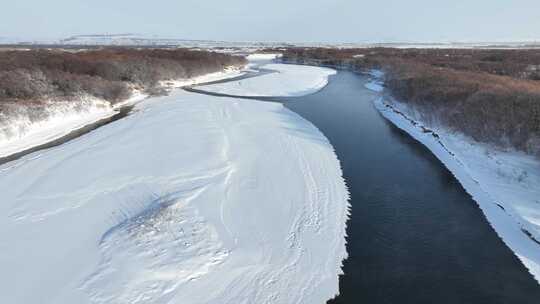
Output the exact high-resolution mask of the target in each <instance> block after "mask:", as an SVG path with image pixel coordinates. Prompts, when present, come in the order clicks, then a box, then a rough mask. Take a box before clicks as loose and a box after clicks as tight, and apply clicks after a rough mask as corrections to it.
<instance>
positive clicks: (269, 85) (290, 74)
mask: <svg viewBox="0 0 540 304" xmlns="http://www.w3.org/2000/svg"><path fill="white" fill-rule="evenodd" d="M268 57H270V56H266V57H265V56H259V57H255V58H257V59H260V60H264V59H267V58H268ZM274 57H275V55H274ZM274 57H270V58H274ZM259 68H261V69H266V70H272V71H275V73H270V74H266V75H263V76H260V77H253V78H248V79H242V80H237V81H234V82H227V83H219V84H212V85H206V86H198V87H197V90H199V91H204V92H208V93H218V94H225V95H233V96H244V97H283V96H302V95H307V94H312V93H315V92H317V91H319V90H320V89H322V88H324V87H325V86H326V85H327V84H328V77H329V76H331V75H334V74H335V73H336V71H335V70H333V69H329V68H322V67H313V66H304V65H293V64H281V63H269V64H262V65H260V66H259Z"/></svg>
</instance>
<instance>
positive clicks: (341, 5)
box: [0, 0, 540, 42]
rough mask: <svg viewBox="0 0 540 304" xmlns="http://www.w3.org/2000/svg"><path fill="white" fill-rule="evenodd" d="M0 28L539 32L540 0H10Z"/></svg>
mask: <svg viewBox="0 0 540 304" xmlns="http://www.w3.org/2000/svg"><path fill="white" fill-rule="evenodd" d="M3 2H4V3H2V5H1V10H0V36H8V37H22V38H32V39H36V38H59V37H65V36H70V35H74V34H94V33H111V34H112V33H140V34H155V35H159V36H164V37H169V38H185V39H213V40H229V41H292V42H315V41H320V42H366V41H369V42H375V41H383V42H390V41H394V42H399V41H416V42H435V41H506V40H534V39H538V40H540V0H445V1H442V0H439V1H438V0H409V1H399V0H378V1H377V0H373V1H363V0H309V1H308V0H267V1H259V0H221V1H218V0H214V1H208V0H206V1H205V0H182V1H173V0H11V1H10V0H6V1H3Z"/></svg>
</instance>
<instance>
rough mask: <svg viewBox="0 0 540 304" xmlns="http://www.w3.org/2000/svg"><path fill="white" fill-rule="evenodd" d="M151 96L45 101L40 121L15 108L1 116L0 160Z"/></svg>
mask: <svg viewBox="0 0 540 304" xmlns="http://www.w3.org/2000/svg"><path fill="white" fill-rule="evenodd" d="M244 69H245V67H243V68H236V67H227V68H225V69H224V70H223V71H219V72H214V73H209V74H205V75H201V76H197V77H193V78H188V79H176V80H168V81H162V82H161V83H160V86H161V87H162V88H163V89H165V90H167V91H171V90H173V89H176V88H181V87H184V86H190V85H196V84H204V83H207V82H212V81H217V80H224V79H229V78H234V77H238V76H241V75H243V74H244V73H245V72H244ZM148 97H150V95H148V94H146V93H143V92H141V91H140V90H138V89H135V88H133V89H132V93H131V96H130V97H129V98H128V99H126V100H124V101H122V102H120V103H115V104H113V103H111V102H110V101H107V100H104V99H99V98H96V97H93V96H81V97H80V100H78V101H67V100H66V101H54V102H53V101H48V102H45V103H44V104H42V105H39V106H35V107H40V109H39V111H40V112H42V113H45V114H44V115H43V114H42V115H41V116H44V117H42V118H37V119H36V118H34V117H33V116H36V115H34V113H32V112H33V111H34V110H33V109H32V107H21V108H16V107H17V106H13V108H14V110H13V111H11V112H10V113H9V114H8V115H5V114H2V113H0V158H4V157H9V156H10V155H14V154H16V153H19V152H22V151H26V150H29V149H32V148H34V147H37V146H41V145H43V144H47V143H49V142H52V141H54V140H57V139H59V138H62V137H64V136H66V135H68V134H70V133H72V132H75V131H77V130H80V129H82V128H84V127H86V126H89V125H92V124H95V123H97V122H99V121H102V120H104V119H108V118H110V117H112V116H114V115H116V114H118V113H119V112H120V111H121V109H122V108H123V107H126V106H133V105H135V104H137V103H138V102H141V101H142V100H145V99H146V98H148Z"/></svg>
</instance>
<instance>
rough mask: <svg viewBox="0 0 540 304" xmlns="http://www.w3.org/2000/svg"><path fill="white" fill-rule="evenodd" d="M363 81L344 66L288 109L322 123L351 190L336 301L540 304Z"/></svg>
mask: <svg viewBox="0 0 540 304" xmlns="http://www.w3.org/2000/svg"><path fill="white" fill-rule="evenodd" d="M365 81H366V79H365V78H363V77H361V76H358V75H355V74H353V73H350V72H340V73H339V74H338V75H336V76H334V77H333V78H332V79H331V82H330V84H329V85H328V86H327V87H326V88H325V89H323V90H322V91H320V92H319V93H317V94H313V95H309V96H305V97H298V98H291V99H289V102H286V106H287V107H288V108H289V109H291V110H293V111H295V112H296V113H298V114H300V115H301V116H303V117H304V118H306V119H307V120H309V121H311V122H312V123H313V124H314V125H315V126H317V127H318V128H319V129H320V130H321V131H322V132H323V133H324V134H325V135H326V137H327V138H328V139H329V140H330V142H331V143H332V144H333V146H334V147H335V149H336V153H337V155H338V158H339V159H340V160H341V164H342V167H343V171H344V175H345V179H346V181H347V184H348V187H349V190H350V192H351V205H352V213H351V218H350V220H349V223H348V229H347V233H348V239H347V241H348V245H347V249H348V252H349V258H348V259H347V260H346V261H345V263H344V268H343V270H344V272H345V275H344V276H342V277H340V293H341V295H340V296H338V297H337V298H336V299H334V300H332V301H330V302H329V303H348V304H353V303H354V304H356V303H367V304H376V303H415V304H418V303H438V304H440V303H452V304H455V303H475V304H480V303H489V304H494V303H534V304H538V303H540V286H539V285H538V283H537V282H536V281H535V280H534V279H533V278H532V276H531V275H530V274H529V273H528V272H527V270H526V269H525V267H524V266H522V264H521V263H520V262H519V260H518V259H517V258H516V257H515V256H514V255H513V253H512V252H511V251H510V250H509V249H508V248H507V247H506V246H505V245H504V244H503V242H502V241H501V240H500V239H499V237H498V236H497V235H496V233H495V232H494V230H493V229H492V228H491V227H490V226H489V224H488V223H487V221H486V220H485V218H484V215H483V214H482V212H481V210H480V209H479V208H478V206H477V204H476V203H475V202H474V201H473V200H472V199H471V197H470V196H469V195H468V194H467V193H466V192H465V191H464V190H463V188H462V187H461V186H460V184H459V183H458V181H457V180H456V179H455V178H454V177H453V176H452V174H451V173H450V172H449V171H448V170H446V169H445V167H444V166H443V165H442V163H440V162H439V161H438V160H437V159H436V158H435V157H434V156H433V155H432V154H431V153H430V151H429V150H427V149H426V148H425V147H424V146H423V145H421V144H419V143H417V142H416V141H415V140H414V139H412V138H411V137H410V136H409V135H407V134H406V133H404V132H402V131H400V130H399V129H397V128H396V127H394V126H393V125H392V124H390V123H389V122H387V121H386V120H385V119H384V118H383V117H382V116H380V114H379V113H378V112H377V110H376V109H375V108H374V107H373V106H372V100H373V98H374V96H375V95H374V93H372V92H370V91H369V90H367V89H365V88H364V86H363V83H364V82H365Z"/></svg>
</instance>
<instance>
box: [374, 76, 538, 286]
mask: <svg viewBox="0 0 540 304" xmlns="http://www.w3.org/2000/svg"><path fill="white" fill-rule="evenodd" d="M372 76H374V77H375V79H376V80H375V81H373V82H370V83H368V84H367V85H366V88H368V89H370V90H373V91H375V92H378V93H382V92H383V87H382V83H381V81H380V76H381V75H380V74H375V75H372ZM374 105H375V107H376V108H377V109H378V110H379V112H380V113H381V114H382V115H383V116H384V117H385V118H386V119H388V120H389V121H391V122H392V123H393V124H394V125H396V126H397V127H398V128H400V129H402V130H404V131H405V132H407V133H408V134H410V135H411V136H412V137H413V138H415V139H416V140H418V141H419V142H421V143H422V144H423V145H424V146H426V147H427V148H428V149H429V150H431V152H432V153H433V154H434V155H435V156H436V157H437V158H438V159H439V160H440V161H441V162H442V163H443V164H444V165H445V166H446V167H447V168H448V170H450V172H452V174H453V175H454V176H455V177H456V179H457V180H458V181H459V182H460V183H461V185H462V186H463V187H464V189H465V190H466V191H467V193H469V194H470V195H471V196H472V198H473V199H474V200H475V201H476V202H477V203H478V205H479V207H480V208H481V210H482V211H483V213H484V215H485V216H486V219H487V220H488V222H489V223H490V224H491V226H492V227H493V228H494V229H495V231H496V233H497V234H498V235H499V236H500V237H501V239H502V240H503V242H504V243H505V244H506V245H507V246H508V247H509V248H510V249H511V250H512V251H513V252H514V253H515V255H516V256H517V257H518V258H519V259H520V260H521V262H522V263H523V264H524V265H525V267H526V268H527V269H528V270H529V272H530V273H531V274H532V275H533V276H534V278H535V279H536V280H537V281H538V282H540V244H538V240H540V238H539V237H538V235H539V232H540V231H539V230H540V229H539V226H538V224H539V223H540V209H539V208H538V207H536V206H535V205H537V204H538V201H537V198H540V189H539V185H540V164H539V163H538V161H537V160H535V159H534V158H532V157H530V156H527V155H523V154H520V153H517V152H504V151H498V150H497V149H494V148H492V147H489V146H487V145H484V144H479V143H477V142H475V141H474V140H472V139H469V138H466V137H465V136H462V135H460V134H457V133H451V132H448V131H446V130H444V129H441V128H434V127H431V126H426V125H424V124H423V123H422V122H421V121H419V120H418V119H417V118H416V117H415V115H414V111H412V110H411V109H410V108H408V106H407V105H405V104H403V103H399V102H397V101H395V100H393V99H391V98H386V97H385V96H383V95H382V94H381V96H380V97H379V98H378V99H376V100H375V101H374ZM522 172H526V173H522Z"/></svg>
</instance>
